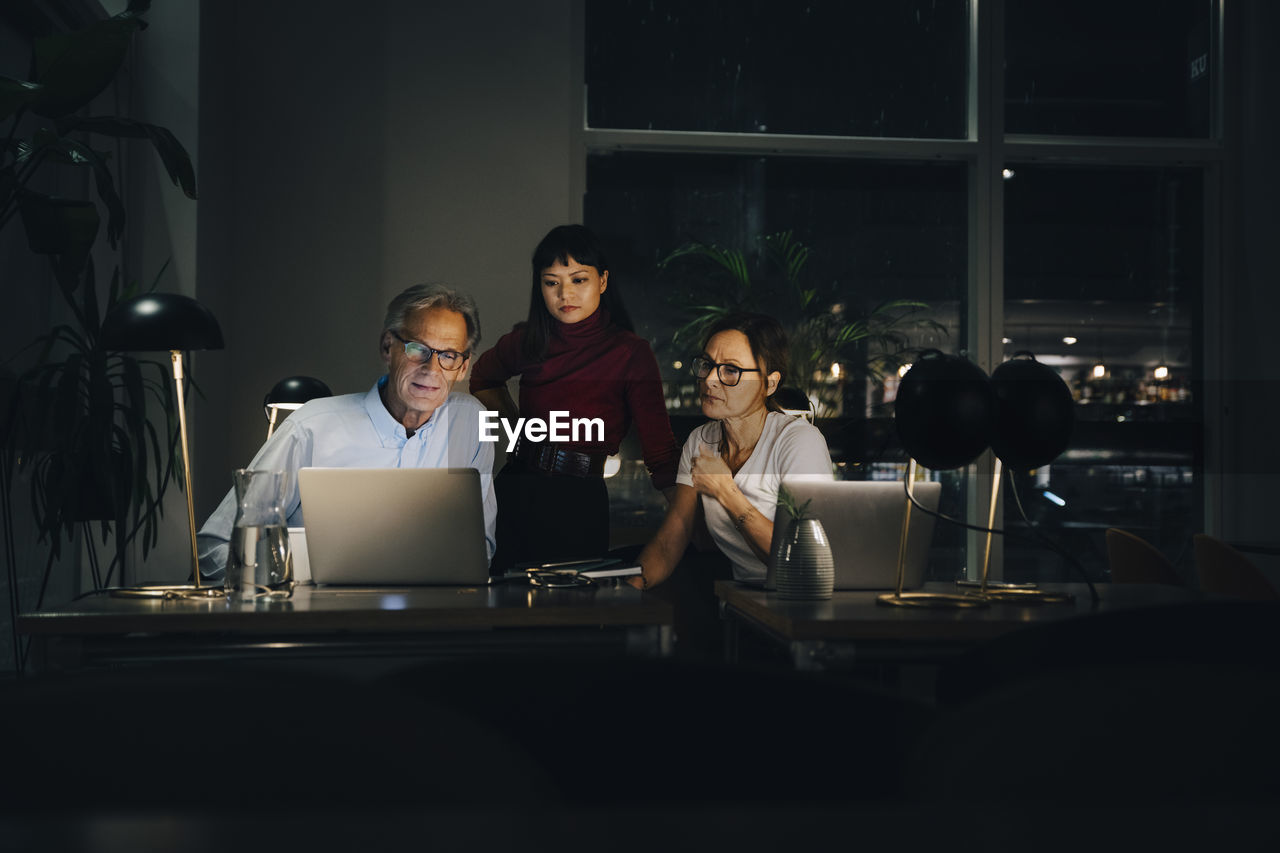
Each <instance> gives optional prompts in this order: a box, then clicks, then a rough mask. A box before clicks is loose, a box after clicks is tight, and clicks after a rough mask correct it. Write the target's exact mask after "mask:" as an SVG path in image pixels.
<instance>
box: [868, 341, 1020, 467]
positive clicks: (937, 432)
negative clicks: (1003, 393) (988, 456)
mask: <svg viewBox="0 0 1280 853" xmlns="http://www.w3.org/2000/svg"><path fill="white" fill-rule="evenodd" d="M994 419H995V395H994V394H993V393H992V390H991V382H990V380H989V379H988V378H987V374H986V373H985V372H984V371H983V370H982V368H980V367H978V366H977V365H976V364H974V363H973V362H971V361H969V360H968V359H966V358H961V357H959V356H953V355H945V354H943V353H941V352H938V351H937V350H926V351H925V352H924V353H922V354H921V356H920V358H919V359H918V360H917V361H916V363H915V364H914V365H912V367H911V369H910V370H908V371H907V374H906V376H903V377H902V381H901V382H900V383H899V384H898V395H897V397H896V398H895V401H894V415H893V422H894V426H895V427H896V428H897V431H898V438H899V439H900V440H901V441H902V446H903V447H904V448H905V449H906V451H907V453H909V454H910V455H911V458H912V459H915V460H916V461H917V462H919V463H920V464H921V465H923V466H925V467H926V468H932V469H934V470H942V469H946V468H960V467H962V466H964V465H968V464H969V463H970V462H972V461H973V460H974V459H977V458H978V456H980V455H981V454H982V451H984V450H986V449H987V444H988V441H989V439H990V436H991V429H992V425H993V423H994Z"/></svg>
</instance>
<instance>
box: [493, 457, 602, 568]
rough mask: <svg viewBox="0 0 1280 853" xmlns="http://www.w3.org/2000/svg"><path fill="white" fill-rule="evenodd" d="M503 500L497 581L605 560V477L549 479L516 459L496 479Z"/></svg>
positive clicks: (495, 558)
mask: <svg viewBox="0 0 1280 853" xmlns="http://www.w3.org/2000/svg"><path fill="white" fill-rule="evenodd" d="M494 493H495V495H496V497H497V500H498V524H497V527H498V529H497V537H498V550H497V551H496V552H495V553H494V555H493V563H492V564H491V566H490V571H491V573H493V574H495V575H500V574H503V573H504V572H508V571H511V570H512V569H514V568H516V567H517V566H520V565H523V564H530V563H552V562H562V561H564V560H586V559H591V558H594V557H603V556H604V554H605V552H606V551H607V550H608V549H609V492H608V490H607V489H606V488H605V485H604V480H603V479H602V478H600V477H573V476H569V475H566V474H548V473H545V472H542V471H535V470H532V469H530V468H528V467H526V466H525V464H524V463H523V462H522V461H520V460H519V459H511V460H509V461H508V462H507V464H506V466H505V467H504V468H503V469H502V471H500V472H499V473H498V476H497V477H496V478H495V479H494Z"/></svg>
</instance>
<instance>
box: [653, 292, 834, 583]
mask: <svg viewBox="0 0 1280 853" xmlns="http://www.w3.org/2000/svg"><path fill="white" fill-rule="evenodd" d="M786 372H787V337H786V334H785V333H784V332H783V331H782V327H781V326H780V325H778V322H777V321H776V320H774V319H773V318H772V317H769V316H766V315H764V314H736V315H731V316H728V317H725V318H724V319H722V320H720V321H718V322H717V323H715V325H713V326H712V327H711V329H710V331H709V332H708V334H707V339H706V342H705V343H704V344H703V347H702V352H701V353H700V354H699V355H698V356H697V357H696V358H694V360H693V373H694V375H695V376H697V377H698V379H699V385H698V390H699V396H700V397H701V402H702V413H703V414H704V415H706V416H707V417H709V418H711V422H710V423H706V424H703V425H702V426H700V427H698V428H697V429H695V430H694V431H693V433H692V434H691V435H690V436H689V440H688V441H686V442H685V445H684V450H683V451H682V452H681V455H680V466H679V470H678V473H677V474H676V490H675V496H674V499H673V500H672V501H671V504H670V506H669V507H668V509H667V515H666V518H665V519H663V522H662V526H661V527H660V528H659V529H658V532H657V534H656V535H655V536H654V538H653V540H652V541H650V542H649V544H648V545H646V546H645V548H644V550H643V551H641V552H640V557H639V562H640V565H641V567H642V568H643V573H642V574H641V575H640V576H639V577H635V578H632V579H631V583H632V585H633V586H637V587H640V588H642V589H647V588H649V587H652V586H654V585H656V584H659V583H662V581H664V580H666V579H667V577H668V576H669V575H670V574H671V572H672V571H673V570H674V569H675V567H676V564H677V563H679V562H680V559H681V557H682V556H684V552H685V549H686V548H687V547H688V545H689V541H690V539H691V538H692V537H693V535H694V531H695V529H697V527H698V525H699V524H700V523H701V522H702V521H703V520H705V522H706V528H707V531H708V532H709V533H710V534H711V538H712V540H713V541H714V542H715V544H716V546H717V547H718V548H719V549H720V550H721V551H722V552H723V553H724V554H725V556H726V557H728V558H729V560H730V562H731V563H732V564H733V576H734V578H735V579H736V580H740V581H756V582H759V581H763V580H764V576H765V561H767V560H768V558H769V545H770V541H771V539H772V537H773V515H774V508H775V507H776V506H777V503H778V486H779V485H780V484H781V482H782V478H783V477H786V478H788V479H792V478H805V479H809V478H814V479H823V480H830V479H831V456H830V453H829V451H828V450H827V442H826V439H824V438H823V437H822V433H821V432H819V431H818V429H817V428H816V427H814V426H813V425H812V424H810V423H808V422H806V421H805V420H803V419H802V418H797V417H791V416H789V415H785V414H783V413H782V412H781V411H778V410H777V405H776V404H775V403H774V401H773V393H774V392H775V391H777V390H778V386H779V385H781V384H782V381H783V379H784V378H785V376H786Z"/></svg>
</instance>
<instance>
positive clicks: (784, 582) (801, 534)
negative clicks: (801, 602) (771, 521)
mask: <svg viewBox="0 0 1280 853" xmlns="http://www.w3.org/2000/svg"><path fill="white" fill-rule="evenodd" d="M775 580H776V581H777V587H778V597H779V598H792V599H823V598H830V597H831V590H832V586H833V584H834V583H835V563H834V562H833V560H832V559H831V542H830V540H828V539H827V531H826V530H824V529H823V527H822V522H821V521H819V520H818V519H816V518H793V519H792V520H791V522H790V523H789V524H788V525H787V532H786V534H785V535H784V536H783V539H782V547H781V548H779V549H778V567H777V571H776V572H775Z"/></svg>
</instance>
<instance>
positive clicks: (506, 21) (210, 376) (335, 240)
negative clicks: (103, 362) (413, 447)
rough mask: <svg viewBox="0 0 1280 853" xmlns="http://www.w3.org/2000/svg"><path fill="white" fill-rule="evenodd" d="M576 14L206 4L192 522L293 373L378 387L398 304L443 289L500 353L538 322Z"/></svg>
mask: <svg viewBox="0 0 1280 853" xmlns="http://www.w3.org/2000/svg"><path fill="white" fill-rule="evenodd" d="M571 55H572V45H571V44H570V2H569V0H534V2H522V3H512V2H501V0H479V2H470V3H466V4H438V3H420V2H410V0H385V1H384V2H373V3H364V4H360V5H359V6H354V5H352V4H349V3H338V2H316V3H310V4H306V5H305V6H302V5H299V4H283V3H280V4H272V3H267V4H262V3H252V2H243V1H242V2H218V3H206V4H204V8H203V9H202V20H201V124H200V149H201V152H202V156H201V160H200V179H201V181H202V190H201V202H200V225H199V233H200V245H199V261H198V274H199V287H198V294H197V295H198V297H199V298H200V300H201V301H202V302H205V304H207V305H209V307H210V308H211V309H212V310H213V311H214V312H215V314H216V315H217V316H218V318H219V320H220V321H221V323H222V327H223V331H224V334H225V336H226V341H227V348H226V349H225V350H224V351H222V352H213V353H205V354H202V355H201V356H200V357H199V359H198V364H197V369H198V373H199V379H200V384H201V385H202V387H203V388H204V390H205V392H206V396H207V399H206V400H205V401H203V402H200V403H199V404H198V413H197V414H196V415H195V419H196V421H197V423H198V424H199V430H200V432H199V435H198V437H197V440H196V462H195V463H194V464H193V468H194V470H195V475H196V478H197V481H198V482H197V485H196V495H197V516H198V517H199V518H201V519H202V518H203V517H204V516H205V515H206V514H207V513H209V512H210V511H211V510H212V509H213V507H214V505H215V504H216V502H217V500H218V499H219V498H220V497H221V495H222V494H223V493H224V492H225V491H226V489H227V488H228V487H229V484H230V471H231V470H232V469H233V468H235V467H237V466H241V465H244V464H245V463H247V462H248V461H249V459H250V457H251V456H252V455H253V453H254V451H255V450H256V449H257V447H258V446H259V444H260V443H261V441H262V439H263V437H264V435H265V431H266V423H265V421H264V420H263V416H262V410H261V404H262V398H263V395H264V394H265V393H266V391H267V389H268V388H270V387H271V385H272V384H274V383H275V382H276V381H277V380H278V379H280V378H281V377H284V376H288V375H291V374H305V375H311V376H316V377H318V378H320V379H322V380H324V381H325V382H327V383H328V384H329V386H330V387H331V388H333V390H334V392H335V393H344V392H358V391H364V390H366V389H367V388H368V387H369V386H370V385H371V384H372V382H373V381H374V379H375V378H376V377H377V376H378V375H380V372H381V367H382V365H381V361H380V360H379V358H378V355H377V343H378V333H379V331H380V328H381V320H382V313H383V310H384V308H385V306H386V303H387V301H388V300H389V299H390V298H391V297H392V296H393V295H394V294H395V293H397V292H399V291H400V290H402V289H403V288H404V287H407V286H408V285H411V284H414V283H417V282H422V281H444V282H447V283H450V284H452V285H454V286H457V287H461V288H464V289H467V290H469V291H471V292H472V293H473V294H474V295H475V296H476V298H477V300H478V301H479V304H480V310H481V317H482V325H483V332H484V342H483V343H482V347H484V346H486V345H489V344H492V343H493V342H494V341H495V340H496V339H497V337H498V336H499V335H500V334H501V333H503V332H505V331H507V330H508V329H509V328H510V326H511V325H512V323H514V322H515V321H516V320H518V319H519V318H520V317H521V316H523V314H524V310H525V307H526V306H527V299H528V296H527V290H528V282H529V273H528V269H527V267H528V263H529V261H528V259H529V255H530V254H531V253H532V251H533V247H534V245H535V243H536V242H537V241H538V239H539V238H541V237H542V235H543V234H544V233H545V232H546V231H547V230H548V229H549V228H551V227H552V226H554V225H556V224H559V223H562V222H566V221H573V220H575V219H576V217H577V216H578V215H579V214H578V212H577V211H578V203H576V202H574V200H572V199H570V197H569V190H568V186H569V165H570V161H569V140H570V127H569V122H570V114H571V110H570V106H571V104H572V100H571V93H570V92H569V91H568V89H569V75H570V58H571Z"/></svg>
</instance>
